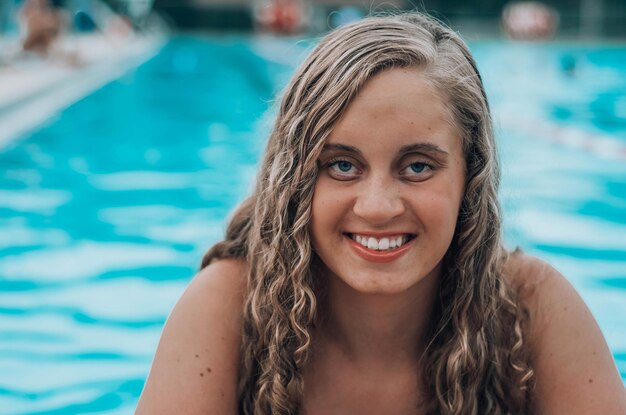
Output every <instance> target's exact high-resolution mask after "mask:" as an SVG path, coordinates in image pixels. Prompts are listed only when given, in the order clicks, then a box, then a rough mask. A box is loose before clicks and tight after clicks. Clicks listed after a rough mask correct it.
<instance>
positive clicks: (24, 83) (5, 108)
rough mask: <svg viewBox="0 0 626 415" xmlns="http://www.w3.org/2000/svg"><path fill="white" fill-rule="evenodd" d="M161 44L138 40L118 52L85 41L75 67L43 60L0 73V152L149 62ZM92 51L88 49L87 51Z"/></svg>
mask: <svg viewBox="0 0 626 415" xmlns="http://www.w3.org/2000/svg"><path fill="white" fill-rule="evenodd" d="M90 43H91V44H90ZM162 44H163V40H162V39H160V38H137V39H134V40H133V41H132V42H129V43H127V44H125V45H123V46H120V47H116V48H114V47H112V45H108V46H106V47H103V45H102V44H101V42H97V41H96V39H84V40H83V42H82V44H81V47H80V49H79V50H80V51H81V52H82V51H84V52H85V56H86V60H87V62H85V63H84V64H83V65H81V66H78V67H63V66H59V65H58V64H54V63H51V62H48V61H43V60H42V61H39V62H32V63H28V64H26V65H24V66H23V67H17V68H9V69H6V68H3V69H2V71H0V85H2V87H0V151H1V150H2V149H3V148H5V147H7V146H9V145H10V144H11V143H13V142H14V141H16V140H17V139H20V138H22V137H24V136H26V135H28V133H29V132H31V131H33V130H35V129H36V128H37V127H38V126H40V125H42V124H43V123H45V122H46V121H47V120H49V119H51V118H52V117H54V116H55V115H56V114H58V113H59V112H61V111H63V110H64V109H65V108H67V107H69V106H70V105H72V104H73V103H75V102H77V101H79V100H80V99H82V98H83V97H85V96H87V95H89V94H90V93H92V92H93V91H96V90H98V89H99V88H101V87H103V86H104V85H106V84H108V83H110V82H112V81H113V80H115V79H119V78H121V77H122V76H124V74H126V73H127V72H128V71H130V70H132V69H134V68H136V67H138V66H139V65H141V64H142V63H144V62H146V61H147V60H148V59H150V58H151V57H153V56H154V55H155V54H156V53H157V52H158V50H159V49H160V46H161V45H162ZM89 48H91V50H89Z"/></svg>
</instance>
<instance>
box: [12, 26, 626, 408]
mask: <svg viewBox="0 0 626 415" xmlns="http://www.w3.org/2000/svg"><path fill="white" fill-rule="evenodd" d="M472 48H473V50H474V52H475V53H476V57H477V59H478V61H479V64H480V66H481V68H482V70H483V74H484V78H485V80H486V83H487V87H488V90H489V95H490V96H491V99H492V106H493V109H494V118H495V121H496V125H497V131H498V136H499V141H500V147H501V158H502V162H503V173H504V179H503V187H502V198H503V205H504V208H505V214H506V228H505V236H506V240H507V243H508V245H509V246H514V245H520V246H522V247H523V248H524V249H526V250H527V251H529V252H531V253H533V254H536V255H539V256H541V257H543V258H546V259H548V260H549V261H550V262H552V263H553V264H554V265H555V266H556V267H557V268H558V269H559V270H561V271H562V272H563V273H564V274H565V275H566V276H567V277H568V278H569V279H570V280H571V281H572V283H573V284H574V285H575V286H576V288H577V289H578V290H579V292H580V293H581V295H582V296H583V297H584V298H585V300H586V301H587V303H588V304H589V306H590V308H591V309H592V311H593V313H594V315H595V316H596V318H597V319H598V321H599V323H600V325H601V327H602V329H603V331H604V333H605V335H606V337H607V341H608V342H609V345H610V347H611V350H612V352H613V354H614V356H615V358H616V361H617V363H618V367H619V369H620V371H621V374H622V377H623V378H624V379H626V236H625V235H626V153H624V154H623V155H622V154H621V149H622V148H625V147H624V146H626V99H625V98H624V97H625V96H626V64H625V63H624V62H626V47H600V46H594V45H587V46H572V45H542V46H537V45H534V46H530V45H524V44H520V45H514V46H512V45H510V44H505V43H480V44H475V45H472ZM305 49H306V44H300V43H298V42H295V41H291V40H283V41H279V40H275V39H274V40H272V39H249V38H230V39H224V38H220V39H207V38H177V39H174V40H172V41H171V42H170V43H168V44H167V45H166V46H165V47H164V48H163V49H162V51H161V52H160V53H159V54H158V55H157V56H156V57H155V58H154V59H152V60H151V61H149V62H148V63H146V64H144V65H143V66H141V67H140V68H138V69H137V70H136V71H133V72H131V73H129V74H127V75H126V76H125V77H124V78H122V79H120V80H118V81H115V82H113V83H111V84H109V85H107V86H105V87H104V88H102V89H100V90H98V91H96V92H95V93H93V94H92V95H90V96H88V97H86V98H84V99H83V100H81V101H80V102H77V103H76V104H75V105H73V106H72V107H70V108H68V109H67V110H65V111H63V112H62V113H61V114H59V116H58V117H56V118H55V119H53V120H50V121H49V122H48V123H47V124H46V125H43V126H41V127H40V128H38V129H37V130H36V131H34V132H33V133H32V134H30V135H29V136H27V137H21V138H20V139H19V140H18V141H16V142H15V143H14V145H13V146H12V147H9V148H6V149H4V150H1V151H0V168H1V169H2V170H1V171H2V173H1V175H0V229H2V232H1V233H0V408H2V409H0V412H2V413H3V414H4V413H6V414H16V415H17V414H20V415H23V414H74V413H96V412H105V413H110V414H128V413H132V410H133V408H134V405H135V403H136V401H137V399H138V397H139V394H140V392H141V388H142V385H143V382H144V379H145V377H146V374H147V371H148V369H149V366H150V362H151V359H152V353H153V352H154V349H155V347H156V342H157V341H158V337H159V334H160V331H161V328H162V325H163V322H164V320H165V318H166V316H167V313H168V312H169V310H170V309H171V307H172V306H173V304H174V302H175V301H176V299H177V298H178V296H179V295H180V294H181V292H182V290H183V289H184V287H185V285H186V284H187V282H188V281H189V279H190V278H191V276H192V275H193V274H194V273H195V271H196V269H197V265H198V263H199V260H200V258H201V256H202V254H203V252H204V251H205V249H206V248H207V247H208V246H209V245H210V244H211V243H212V242H214V241H216V240H217V239H218V238H219V236H220V235H221V233H222V230H223V222H224V218H225V217H226V216H227V214H228V212H229V211H230V209H231V208H232V207H233V206H234V205H235V204H236V203H237V201H239V200H241V199H242V198H243V197H244V196H245V195H246V194H247V193H248V192H249V190H250V188H251V183H252V181H253V178H254V174H255V169H256V164H257V160H258V158H259V155H260V154H261V151H262V149H263V145H264V139H265V136H266V134H267V131H268V129H269V126H270V123H271V105H272V103H273V101H272V100H273V97H274V95H275V93H276V92H277V91H279V90H280V88H281V87H282V86H283V85H284V83H285V81H286V79H288V77H289V75H290V74H291V73H292V71H293V67H294V65H295V64H296V63H297V62H298V61H300V60H301V58H302V56H303V53H304V51H305ZM564 57H565V58H564ZM568 57H573V59H574V61H575V62H576V69H575V70H574V72H573V74H572V75H571V76H570V75H566V72H565V71H564V69H563V67H564V65H565V64H564V63H563V62H564V59H565V62H566V63H567V59H569V58H568ZM589 140H591V142H593V143H601V145H598V144H589V142H590V141H589ZM613 150H614V151H613Z"/></svg>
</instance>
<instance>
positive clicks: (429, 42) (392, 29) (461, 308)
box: [202, 13, 533, 415]
mask: <svg viewBox="0 0 626 415" xmlns="http://www.w3.org/2000/svg"><path fill="white" fill-rule="evenodd" d="M398 67H415V68H419V69H420V70H421V71H422V72H421V73H422V74H424V76H425V77H426V79H428V80H429V81H430V82H431V83H432V85H433V86H434V87H435V88H436V89H437V90H438V91H440V93H441V94H442V97H443V98H444V99H445V100H446V102H447V106H448V109H449V111H450V115H451V117H452V118H453V120H454V122H455V123H456V125H457V126H458V127H459V130H460V131H461V132H462V140H463V151H464V155H465V161H466V175H465V176H466V182H465V195H464V198H463V201H462V205H461V209H460V213H459V216H458V220H457V227H456V230H455V235H454V238H453V241H452V244H451V246H450V248H449V249H448V252H447V253H446V255H445V257H444V273H443V276H442V279H441V284H440V287H441V288H440V294H439V301H437V304H436V306H435V312H434V315H433V316H432V319H431V326H430V329H429V333H428V336H429V338H428V341H429V343H428V347H427V348H426V351H425V352H424V354H423V356H422V357H421V362H422V373H421V374H420V375H421V376H422V377H423V379H424V382H425V384H426V385H427V386H426V387H427V392H428V396H427V398H426V399H427V404H426V406H425V408H422V410H426V412H427V413H431V414H450V415H452V414H454V415H459V414H521V413H529V411H530V403H529V402H530V398H529V397H530V389H531V388H532V383H533V371H532V369H531V365H530V361H529V354H528V346H527V342H526V341H525V339H524V334H523V333H524V332H523V326H524V324H525V321H526V319H527V313H526V312H525V310H524V308H523V307H522V306H521V303H520V301H519V300H518V298H517V295H516V292H515V290H513V289H512V288H511V287H510V285H509V284H507V281H506V280H505V277H504V273H505V272H504V267H503V264H504V263H505V262H506V260H507V257H508V256H509V255H510V253H508V252H507V251H505V250H504V248H503V247H502V243H501V239H500V238H501V236H500V233H501V217H500V207H499V203H498V199H497V191H498V185H499V180H500V179H499V177H500V171H499V164H498V160H497V155H496V151H495V140H494V134H493V130H492V121H491V116H490V112H489V107H488V104H487V98H486V95H485V91H484V88H483V84H482V80H481V77H480V75H479V72H478V70H477V68H476V64H475V62H474V60H473V58H472V55H471V54H470V52H469V50H468V48H467V46H466V45H465V43H464V42H463V41H462V40H461V38H460V37H459V36H458V35H457V34H456V33H455V32H453V31H452V30H450V29H449V28H447V27H445V26H444V25H443V24H441V23H440V22H438V21H436V20H434V19H433V18H431V17H428V16H426V15H423V14H418V13H410V14H401V15H396V16H383V17H370V18H366V19H364V20H361V21H359V22H357V23H354V24H351V25H348V26H344V27H342V28H340V29H338V30H335V31H333V32H331V33H330V34H328V35H327V36H326V37H324V38H323V39H322V40H321V41H320V42H319V44H318V45H317V47H316V48H315V49H314V50H313V52H312V53H311V54H310V56H309V57H308V58H307V59H306V60H305V61H304V63H302V65H301V66H300V68H299V69H298V70H297V72H296V73H295V75H294V76H293V78H292V80H291V82H290V83H289V85H288V86H287V88H286V90H285V93H284V96H283V98H282V101H281V104H280V108H279V112H278V115H277V119H276V122H275V125H274V128H273V130H272V132H271V135H270V137H269V141H268V144H267V149H266V152H265V156H264V159H263V162H262V165H261V169H260V173H259V176H258V179H257V184H256V189H255V192H254V195H253V196H251V197H250V198H249V199H247V200H246V201H245V202H244V203H243V204H242V205H241V206H240V207H239V209H238V210H237V211H236V212H235V214H234V216H233V218H232V219H231V222H230V224H229V226H228V228H227V231H226V237H225V240H224V241H222V242H220V243H218V244H217V245H215V246H214V247H213V248H211V250H210V251H209V252H208V253H207V254H206V255H205V257H204V259H203V261H202V267H204V266H206V265H208V264H209V263H211V261H213V260H215V259H219V258H227V257H239V258H245V260H246V261H247V262H248V264H249V275H248V291H247V296H246V299H245V306H244V311H243V313H244V318H243V341H242V350H241V356H242V357H241V366H240V373H239V379H240V381H239V411H240V413H242V414H246V415H251V414H257V415H269V414H273V415H279V414H284V415H287V414H297V413H298V412H299V409H300V403H301V400H302V399H301V398H302V394H303V390H304V385H303V379H302V369H303V367H304V366H305V365H306V364H307V358H308V357H309V355H310V350H311V340H312V338H311V332H312V328H313V327H314V325H315V319H316V315H317V313H318V310H317V305H318V302H317V301H316V293H318V288H319V287H316V285H315V284H316V268H317V267H316V264H317V263H316V261H319V258H317V257H316V255H315V253H314V252H313V250H312V247H311V237H310V233H309V232H310V231H309V222H310V218H311V200H312V197H313V190H314V186H315V181H316V177H317V169H318V166H317V159H318V157H319V155H320V152H321V149H322V146H323V145H324V142H325V140H326V138H327V136H328V135H329V133H330V131H331V129H332V128H333V125H334V123H335V122H336V121H337V120H338V119H339V117H340V116H341V115H342V114H343V112H344V111H345V110H346V108H347V107H348V105H349V104H350V102H351V100H352V99H353V98H354V97H355V95H356V94H357V93H358V92H359V90H360V89H361V88H362V87H363V85H364V84H365V83H366V82H367V81H368V80H369V79H370V78H372V76H374V75H375V74H377V73H379V72H381V71H384V70H387V69H390V68H398ZM318 279H319V278H318ZM416 393H417V391H416ZM416 410H417V408H416Z"/></svg>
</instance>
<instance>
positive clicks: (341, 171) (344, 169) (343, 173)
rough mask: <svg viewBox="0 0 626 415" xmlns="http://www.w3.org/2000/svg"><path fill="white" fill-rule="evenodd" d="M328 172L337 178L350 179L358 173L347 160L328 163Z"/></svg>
mask: <svg viewBox="0 0 626 415" xmlns="http://www.w3.org/2000/svg"><path fill="white" fill-rule="evenodd" d="M327 166H328V170H329V171H330V174H331V175H332V176H334V177H336V178H339V179H351V178H353V177H354V176H355V175H357V174H358V169H357V168H356V166H355V165H354V163H352V162H350V161H348V160H336V161H331V162H330V163H328V165H327Z"/></svg>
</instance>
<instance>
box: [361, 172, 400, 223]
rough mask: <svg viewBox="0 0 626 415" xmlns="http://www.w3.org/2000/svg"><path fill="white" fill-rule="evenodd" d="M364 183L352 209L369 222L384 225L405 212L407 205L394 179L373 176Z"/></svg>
mask: <svg viewBox="0 0 626 415" xmlns="http://www.w3.org/2000/svg"><path fill="white" fill-rule="evenodd" d="M362 185H363V186H362V187H361V189H360V191H359V193H358V195H357V199H356V201H355V203H354V206H353V208H352V210H353V212H354V213H355V215H357V216H358V217H360V218H361V219H363V220H364V221H366V222H367V223H368V224H370V225H372V226H383V225H386V224H388V223H389V222H390V221H391V220H393V219H395V218H397V217H399V216H401V215H402V214H403V213H404V212H405V210H406V206H405V204H404V201H403V200H402V197H401V194H400V192H399V189H398V188H397V185H396V184H395V183H393V180H390V179H387V178H384V177H372V178H371V179H369V180H366V181H364V182H363V183H362Z"/></svg>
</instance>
